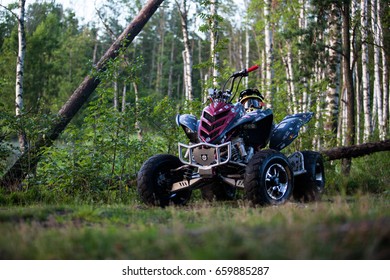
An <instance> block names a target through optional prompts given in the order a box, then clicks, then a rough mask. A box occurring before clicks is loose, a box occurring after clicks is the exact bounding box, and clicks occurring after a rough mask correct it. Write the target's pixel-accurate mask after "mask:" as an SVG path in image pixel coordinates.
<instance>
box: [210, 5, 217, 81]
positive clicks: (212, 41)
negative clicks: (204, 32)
mask: <svg viewBox="0 0 390 280" xmlns="http://www.w3.org/2000/svg"><path fill="white" fill-rule="evenodd" d="M217 9H218V0H214V1H212V2H211V3H210V13H211V36H210V53H211V64H212V78H213V85H214V86H215V87H218V82H217V78H218V77H219V53H218V51H217V45H218V21H217V19H216V16H217Z"/></svg>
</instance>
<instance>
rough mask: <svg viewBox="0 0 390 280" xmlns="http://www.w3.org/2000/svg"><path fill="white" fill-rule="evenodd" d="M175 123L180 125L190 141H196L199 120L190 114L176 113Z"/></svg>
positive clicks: (197, 140)
mask: <svg viewBox="0 0 390 280" xmlns="http://www.w3.org/2000/svg"><path fill="white" fill-rule="evenodd" d="M176 123H177V125H178V126H181V127H182V128H183V130H184V132H185V133H186V135H187V137H188V139H189V140H190V141H191V142H192V143H198V142H199V139H198V126H199V120H198V119H197V118H196V117H195V116H194V115H190V114H183V115H176Z"/></svg>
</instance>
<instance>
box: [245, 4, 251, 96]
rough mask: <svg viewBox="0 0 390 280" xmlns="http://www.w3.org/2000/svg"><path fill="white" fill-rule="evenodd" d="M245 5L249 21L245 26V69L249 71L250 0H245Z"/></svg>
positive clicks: (246, 83)
mask: <svg viewBox="0 0 390 280" xmlns="http://www.w3.org/2000/svg"><path fill="white" fill-rule="evenodd" d="M244 5H245V11H246V14H247V21H246V26H245V68H246V69H248V68H249V48H250V44H249V26H250V25H249V17H248V9H249V2H248V0H245V1H244ZM248 81H249V79H248V77H246V78H245V88H248Z"/></svg>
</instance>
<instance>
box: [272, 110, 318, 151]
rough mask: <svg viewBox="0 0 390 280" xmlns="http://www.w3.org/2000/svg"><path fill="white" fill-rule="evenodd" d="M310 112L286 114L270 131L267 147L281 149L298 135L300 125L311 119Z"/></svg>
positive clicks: (311, 114)
mask: <svg viewBox="0 0 390 280" xmlns="http://www.w3.org/2000/svg"><path fill="white" fill-rule="evenodd" d="M313 114H314V113H312V112H309V113H300V114H295V115H289V116H286V117H285V118H284V119H283V120H282V121H281V122H280V123H279V124H278V125H276V126H275V128H274V130H273V131H272V135H271V139H270V144H269V147H270V148H271V149H274V150H278V151H280V150H282V149H284V148H285V147H287V146H288V145H290V144H291V143H292V142H293V141H294V140H295V138H297V137H298V133H299V130H300V129H301V127H302V126H303V125H304V124H306V123H307V122H308V121H310V120H311V118H312V117H313Z"/></svg>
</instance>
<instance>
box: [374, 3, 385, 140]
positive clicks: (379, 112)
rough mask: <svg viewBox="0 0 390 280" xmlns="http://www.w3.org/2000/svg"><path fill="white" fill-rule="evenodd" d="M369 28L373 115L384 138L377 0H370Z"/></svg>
mask: <svg viewBox="0 0 390 280" xmlns="http://www.w3.org/2000/svg"><path fill="white" fill-rule="evenodd" d="M371 2H372V3H371V28H372V35H373V37H374V116H377V118H378V128H379V137H380V139H381V140H384V139H385V121H384V119H383V95H382V87H381V75H380V69H379V67H380V65H381V61H380V45H381V40H380V34H379V32H380V30H379V28H378V6H379V0H372V1H371Z"/></svg>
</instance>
